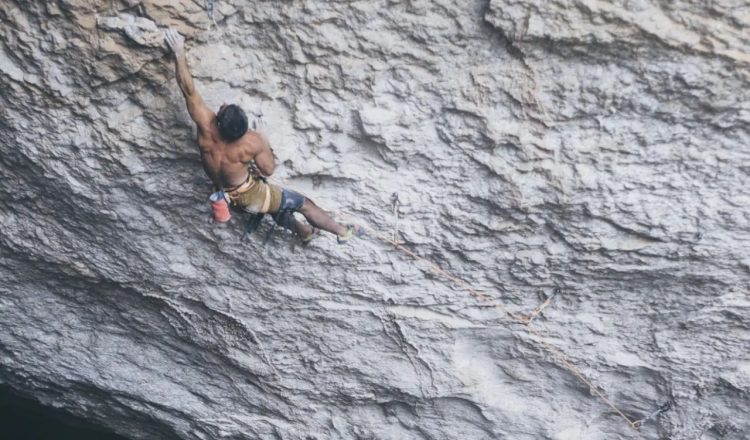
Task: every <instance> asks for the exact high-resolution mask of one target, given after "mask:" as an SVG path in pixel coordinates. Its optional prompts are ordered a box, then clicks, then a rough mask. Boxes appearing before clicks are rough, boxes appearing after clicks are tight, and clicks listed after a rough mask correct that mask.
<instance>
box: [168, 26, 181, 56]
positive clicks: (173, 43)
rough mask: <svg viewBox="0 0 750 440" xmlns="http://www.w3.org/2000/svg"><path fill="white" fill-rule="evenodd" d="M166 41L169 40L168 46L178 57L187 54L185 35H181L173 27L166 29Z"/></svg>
mask: <svg viewBox="0 0 750 440" xmlns="http://www.w3.org/2000/svg"><path fill="white" fill-rule="evenodd" d="M164 41H166V42H167V46H169V48H170V49H171V50H172V52H174V55H175V56H176V57H180V56H182V55H185V37H183V36H182V35H180V33H179V32H177V31H176V30H174V29H173V28H167V30H166V31H164Z"/></svg>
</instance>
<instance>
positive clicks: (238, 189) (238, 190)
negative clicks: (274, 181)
mask: <svg viewBox="0 0 750 440" xmlns="http://www.w3.org/2000/svg"><path fill="white" fill-rule="evenodd" d="M254 185H255V180H254V179H253V177H252V176H251V175H249V174H248V176H247V179H246V180H245V181H244V182H242V183H241V184H240V185H239V186H235V187H234V188H231V189H230V188H224V192H225V193H226V195H228V196H229V198H230V199H234V198H236V197H238V196H239V195H240V194H242V193H244V192H246V191H247V190H249V189H250V188H252V187H253V186H254ZM268 196H269V194H268V189H266V203H269V204H270V201H269V200H268V199H269V197H268Z"/></svg>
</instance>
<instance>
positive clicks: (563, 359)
mask: <svg viewBox="0 0 750 440" xmlns="http://www.w3.org/2000/svg"><path fill="white" fill-rule="evenodd" d="M268 180H269V181H271V182H273V183H275V184H280V182H277V181H275V179H270V178H269V179H268ZM342 214H345V215H348V216H349V217H352V218H354V217H355V216H353V215H352V214H350V213H347V212H342ZM365 229H366V230H367V235H369V236H371V237H375V238H377V239H379V240H381V241H383V242H385V243H388V244H390V245H392V246H394V247H395V248H396V249H399V250H400V251H402V252H404V253H405V254H406V255H408V256H410V257H412V258H413V259H415V260H417V261H422V262H425V263H427V264H428V265H430V266H431V269H432V271H433V272H435V273H437V274H440V275H442V276H443V277H445V278H447V279H449V280H450V281H452V282H453V283H454V284H455V285H456V286H458V287H460V288H462V289H464V290H465V291H467V292H469V293H470V294H471V295H473V296H474V297H475V298H477V299H479V300H480V301H484V302H486V303H488V305H491V306H493V307H495V308H496V309H498V310H500V311H501V312H503V313H504V314H506V315H507V316H508V317H509V318H511V319H513V320H514V321H516V322H517V323H519V324H521V326H522V328H525V329H526V330H528V332H529V333H531V334H532V335H533V336H534V337H535V338H536V340H537V342H539V343H540V344H541V345H542V347H544V349H545V350H547V352H549V353H550V354H552V355H553V356H554V357H556V358H557V359H558V360H559V361H560V363H561V364H562V366H563V367H564V368H565V369H567V370H568V371H570V372H571V373H572V374H573V375H574V376H575V377H576V378H577V379H578V380H579V381H581V382H582V383H583V384H584V385H586V386H587V387H589V389H590V390H591V392H592V393H593V394H595V395H596V396H597V397H599V398H600V399H601V400H602V401H603V402H604V403H606V404H607V406H609V407H610V408H612V410H613V411H614V412H615V413H617V415H618V416H620V417H621V418H622V419H623V420H625V422H627V424H628V426H629V427H630V428H631V429H632V430H633V432H634V433H635V435H636V437H637V438H639V439H640V438H642V436H641V433H640V431H639V430H638V427H639V423H638V422H637V421H633V420H631V419H630V417H628V416H626V415H625V413H624V412H622V410H620V408H618V407H617V405H615V404H614V402H612V401H611V400H610V399H609V398H608V397H607V396H605V395H604V393H602V392H601V391H599V390H598V389H597V387H596V386H595V385H594V384H593V383H591V381H590V380H588V379H587V378H586V376H584V374H583V373H582V372H581V370H579V369H578V367H576V366H575V365H574V364H573V363H572V361H571V360H570V358H569V357H568V356H567V355H566V354H565V353H563V351H562V350H560V349H559V348H557V347H555V346H554V345H552V344H550V343H549V342H548V341H547V340H546V339H545V337H544V335H542V334H541V333H540V332H539V331H538V330H537V329H535V328H534V327H532V326H531V325H530V324H531V320H530V319H529V318H530V317H533V316H534V314H535V313H538V311H541V309H542V308H543V307H545V306H546V303H547V302H548V301H549V299H548V300H547V301H545V304H543V305H542V306H540V307H537V310H538V311H536V310H535V312H533V313H532V315H530V316H529V317H527V316H520V315H518V314H516V313H513V312H511V311H510V310H508V309H507V308H506V307H505V306H504V305H503V304H501V303H499V302H497V301H495V300H494V299H493V298H492V297H490V296H489V295H487V294H485V293H484V292H482V291H481V290H478V289H475V288H474V287H472V286H471V285H470V284H469V283H468V282H466V281H464V280H463V279H461V278H459V277H457V276H456V275H453V274H452V273H450V272H448V271H447V270H445V269H443V268H442V267H440V265H438V264H437V263H435V262H433V261H431V260H429V259H427V258H425V257H422V256H420V255H418V254H416V253H415V252H413V251H412V250H410V249H409V248H407V247H406V246H404V245H403V244H402V243H399V242H398V241H396V236H395V234H394V237H393V238H390V237H388V236H387V235H383V234H381V233H379V232H378V231H376V230H375V229H373V228H370V227H365Z"/></svg>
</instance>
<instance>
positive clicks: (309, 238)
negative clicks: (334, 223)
mask: <svg viewBox="0 0 750 440" xmlns="http://www.w3.org/2000/svg"><path fill="white" fill-rule="evenodd" d="M318 232H320V229H318V228H316V227H313V228H312V232H311V233H310V235H308V236H306V237H300V240H302V245H303V246H307V245H308V244H310V242H311V241H313V238H315V236H316V235H318Z"/></svg>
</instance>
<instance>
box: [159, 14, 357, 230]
mask: <svg viewBox="0 0 750 440" xmlns="http://www.w3.org/2000/svg"><path fill="white" fill-rule="evenodd" d="M164 39H165V40H166V42H167V45H168V46H169V48H170V49H171V50H172V52H174V56H175V71H176V74H177V83H178V84H179V86H180V90H182V94H183V95H184V96H185V103H186V104H187V109H188V113H190V117H191V118H192V119H193V121H195V124H196V125H197V126H198V146H199V147H200V150H201V162H202V163H203V169H204V170H205V171H206V174H208V177H210V178H211V180H212V181H213V183H214V185H216V187H217V188H223V189H224V192H225V193H226V194H227V195H228V197H229V200H230V201H231V204H232V206H234V207H235V208H240V209H242V210H244V211H246V212H251V213H264V214H265V213H269V214H272V215H273V218H274V220H275V221H276V223H278V224H279V225H281V226H284V227H286V228H289V229H291V230H293V231H294V232H295V233H297V235H298V236H299V237H300V238H302V241H303V242H308V241H310V240H311V239H312V238H313V236H314V234H315V232H316V229H322V230H324V231H328V232H331V233H333V234H335V235H336V236H337V239H338V242H339V243H344V242H346V241H348V240H349V239H350V238H352V237H354V236H360V235H362V230H361V229H360V228H357V227H355V226H342V225H340V224H338V223H336V221H334V220H333V219H332V218H331V217H330V216H329V215H328V214H326V213H325V211H323V210H322V209H320V208H319V207H318V206H317V205H315V203H313V201H312V200H310V199H308V198H307V197H304V196H302V195H301V194H298V193H296V192H294V191H290V190H287V189H283V188H280V187H278V186H276V185H272V184H269V183H266V182H265V179H263V177H267V176H270V175H271V174H273V170H274V167H275V165H274V157H273V152H272V151H271V147H270V145H269V143H268V140H267V139H266V137H265V136H264V135H263V134H261V133H260V132H258V131H249V130H248V124H247V116H246V115H245V112H244V111H242V109H241V108H240V107H239V106H237V105H234V104H230V105H227V104H223V105H222V106H221V107H220V108H219V112H218V113H214V112H213V111H211V109H210V108H208V106H207V105H206V103H205V102H203V98H201V95H200V94H198V91H197V90H196V89H195V86H194V85H193V77H192V76H191V75H190V71H189V70H188V65H187V58H186V57H185V39H184V38H183V37H182V36H181V35H180V34H179V33H177V31H175V30H174V29H171V28H170V29H168V30H167V31H166V32H165V33H164ZM252 164H254V165H255V168H257V170H258V171H259V173H260V175H255V174H254V173H250V172H249V170H248V167H250V166H251V165H252ZM294 212H299V213H300V214H302V215H303V216H305V218H306V219H307V221H308V222H309V223H310V225H312V226H310V225H306V224H303V223H300V222H299V221H297V220H296V219H295V218H294V215H293V213H294Z"/></svg>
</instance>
